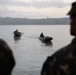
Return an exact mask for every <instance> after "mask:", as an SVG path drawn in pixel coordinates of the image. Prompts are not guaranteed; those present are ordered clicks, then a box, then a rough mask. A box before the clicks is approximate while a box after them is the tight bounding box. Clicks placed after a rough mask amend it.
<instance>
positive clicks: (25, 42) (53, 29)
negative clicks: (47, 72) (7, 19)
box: [0, 25, 73, 75]
mask: <svg viewBox="0 0 76 75" xmlns="http://www.w3.org/2000/svg"><path fill="white" fill-rule="evenodd" d="M16 29H18V30H19V31H20V32H22V37H21V38H20V39H18V40H15V39H14V37H13V31H14V30H16ZM69 29H70V26H69V25H1V26H0V38H2V39H4V40H5V41H6V42H7V43H8V45H9V46H10V48H11V49H12V51H13V54H14V57H15V60H16V66H15V68H14V69H13V72H12V75H40V71H41V68H42V65H43V63H44V61H45V60H46V58H47V56H49V55H52V54H53V53H54V52H55V51H57V50H58V49H59V48H61V47H63V46H65V45H67V44H68V43H70V42H71V39H72V38H73V37H71V36H70V34H69ZM41 32H43V33H44V35H47V36H51V37H53V40H52V45H46V44H44V43H42V42H41V41H40V40H39V35H40V33H41Z"/></svg>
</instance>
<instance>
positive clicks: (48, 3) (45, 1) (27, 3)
mask: <svg viewBox="0 0 76 75" xmlns="http://www.w3.org/2000/svg"><path fill="white" fill-rule="evenodd" d="M74 1H76V0H0V16H1V17H18V18H19V17H21V18H47V17H48V18H60V17H67V15H66V14H67V12H68V11H69V10H70V8H71V3H72V2H74Z"/></svg>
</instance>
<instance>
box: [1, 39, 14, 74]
mask: <svg viewBox="0 0 76 75" xmlns="http://www.w3.org/2000/svg"><path fill="white" fill-rule="evenodd" d="M14 66H15V60H14V57H13V54H12V51H11V49H10V48H9V47H8V45H7V44H6V42H5V41H3V40H1V39H0V75H11V72H12V69H13V67H14Z"/></svg>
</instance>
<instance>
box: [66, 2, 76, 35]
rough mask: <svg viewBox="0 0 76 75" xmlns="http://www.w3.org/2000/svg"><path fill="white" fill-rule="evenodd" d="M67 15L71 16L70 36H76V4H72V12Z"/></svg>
mask: <svg viewBox="0 0 76 75" xmlns="http://www.w3.org/2000/svg"><path fill="white" fill-rule="evenodd" d="M67 15H70V26H71V27H70V34H71V35H73V36H76V2H74V3H72V7H71V10H70V11H69V13H68V14H67Z"/></svg>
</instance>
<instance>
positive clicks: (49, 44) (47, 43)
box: [45, 41, 53, 47]
mask: <svg viewBox="0 0 76 75" xmlns="http://www.w3.org/2000/svg"><path fill="white" fill-rule="evenodd" d="M45 45H46V46H51V47H52V46H53V43H52V41H49V42H46V43H45Z"/></svg>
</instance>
